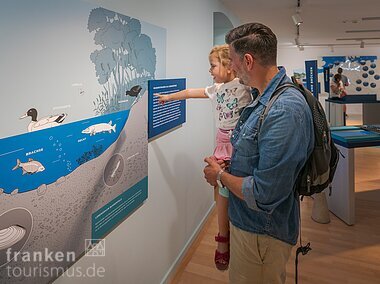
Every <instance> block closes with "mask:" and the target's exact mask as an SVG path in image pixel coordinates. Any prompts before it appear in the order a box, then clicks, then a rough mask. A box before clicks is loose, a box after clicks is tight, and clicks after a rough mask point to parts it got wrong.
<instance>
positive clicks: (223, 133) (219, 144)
mask: <svg viewBox="0 0 380 284" xmlns="http://www.w3.org/2000/svg"><path fill="white" fill-rule="evenodd" d="M209 61H210V66H211V67H210V70H209V72H210V74H211V76H212V78H213V79H214V82H215V83H214V85H212V86H209V87H206V88H205V89H186V90H183V91H180V92H177V93H173V94H170V95H160V94H157V95H156V96H157V97H158V101H159V102H160V103H162V104H164V103H165V102H167V101H172V100H184V99H189V98H209V99H210V100H211V101H212V105H213V108H214V111H215V122H216V126H217V128H218V130H217V134H216V148H215V150H214V157H215V158H216V159H217V160H223V161H224V162H225V164H226V165H228V163H229V161H230V159H231V154H232V145H231V143H230V133H231V132H232V130H233V129H234V128H235V125H236V123H237V121H238V119H239V116H240V113H241V111H242V110H243V108H244V107H245V106H246V105H248V104H249V103H250V102H251V100H252V95H251V88H250V87H247V86H244V85H242V84H240V83H239V79H238V78H236V75H235V73H234V71H233V70H232V69H231V68H230V59H229V50H228V45H226V44H225V45H220V46H215V47H214V48H213V49H212V50H211V51H210V54H209ZM218 192H219V194H218ZM228 194H229V191H228V189H226V188H224V187H221V188H219V187H218V186H216V187H215V201H216V207H217V216H218V228H219V233H218V235H217V236H215V241H216V242H217V243H218V246H217V249H216V250H215V259H214V261H215V265H216V267H217V268H218V269H219V270H226V269H227V268H228V264H229V259H230V251H229V221H228V212H227V211H228Z"/></svg>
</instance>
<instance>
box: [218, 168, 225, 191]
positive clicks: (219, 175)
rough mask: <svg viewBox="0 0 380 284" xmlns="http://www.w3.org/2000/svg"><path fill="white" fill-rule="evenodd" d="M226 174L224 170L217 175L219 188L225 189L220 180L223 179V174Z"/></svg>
mask: <svg viewBox="0 0 380 284" xmlns="http://www.w3.org/2000/svg"><path fill="white" fill-rule="evenodd" d="M223 173H224V170H222V169H221V170H220V171H219V172H218V173H217V175H216V183H217V184H218V186H219V187H223V184H222V181H221V180H220V179H221V177H222V174H223Z"/></svg>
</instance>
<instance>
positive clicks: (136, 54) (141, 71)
mask: <svg viewBox="0 0 380 284" xmlns="http://www.w3.org/2000/svg"><path fill="white" fill-rule="evenodd" d="M87 28H88V30H89V32H90V33H92V32H94V33H95V35H94V43H95V44H96V45H99V46H100V49H98V50H95V51H94V52H92V53H91V55H90V59H91V61H92V62H93V63H94V65H95V71H96V76H97V78H98V82H99V84H101V85H102V86H103V90H102V93H101V94H99V95H98V97H97V98H96V100H95V101H94V111H95V112H96V114H107V113H112V112H115V111H119V110H122V109H129V108H130V107H131V106H132V105H133V103H134V101H135V100H138V99H139V97H140V96H141V95H142V94H144V91H145V90H146V85H147V84H146V83H147V80H149V79H153V78H154V77H155V71H156V50H155V48H153V46H152V41H151V39H150V37H149V36H147V35H145V34H142V33H141V23H140V21H139V20H137V19H133V18H130V17H128V16H124V15H121V14H118V13H116V12H112V11H109V10H106V9H103V8H95V9H93V10H91V12H90V15H89V17H88V26H87ZM136 85H140V86H141V87H142V88H143V89H142V91H141V92H140V95H139V96H138V97H133V98H132V97H128V96H126V95H125V92H126V91H127V90H129V89H130V88H131V87H133V86H136Z"/></svg>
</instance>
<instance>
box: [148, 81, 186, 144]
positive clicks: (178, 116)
mask: <svg viewBox="0 0 380 284" xmlns="http://www.w3.org/2000/svg"><path fill="white" fill-rule="evenodd" d="M184 89H186V79H184V78H180V79H163V80H150V81H149V82H148V96H149V102H148V137H149V139H151V138H154V137H157V136H159V135H160V134H162V133H164V132H166V131H168V130H170V129H173V128H175V127H177V126H179V125H181V124H182V123H185V122H186V100H175V101H169V102H166V103H165V104H160V103H159V102H158V99H157V97H156V96H154V94H162V95H168V94H172V93H175V92H179V91H182V90H184Z"/></svg>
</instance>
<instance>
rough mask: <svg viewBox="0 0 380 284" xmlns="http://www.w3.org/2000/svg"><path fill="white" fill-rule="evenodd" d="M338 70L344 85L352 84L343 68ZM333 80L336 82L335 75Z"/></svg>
mask: <svg viewBox="0 0 380 284" xmlns="http://www.w3.org/2000/svg"><path fill="white" fill-rule="evenodd" d="M337 72H338V73H337V74H340V76H341V80H342V83H343V86H344V87H347V86H348V85H350V81H349V80H348V78H347V76H346V75H343V69H342V68H341V67H339V68H338V70H337ZM333 81H334V82H335V83H336V79H335V78H334V77H333Z"/></svg>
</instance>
